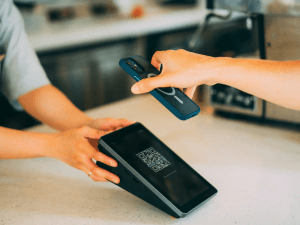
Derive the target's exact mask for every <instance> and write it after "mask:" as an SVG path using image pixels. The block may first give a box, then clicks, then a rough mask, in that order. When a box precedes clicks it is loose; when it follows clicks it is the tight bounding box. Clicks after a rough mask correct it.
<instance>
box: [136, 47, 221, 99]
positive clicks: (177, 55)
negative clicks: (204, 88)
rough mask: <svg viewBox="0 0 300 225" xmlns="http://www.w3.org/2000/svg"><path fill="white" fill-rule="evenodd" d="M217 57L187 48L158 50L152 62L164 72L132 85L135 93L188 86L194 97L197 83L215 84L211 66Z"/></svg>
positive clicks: (187, 91)
mask: <svg viewBox="0 0 300 225" xmlns="http://www.w3.org/2000/svg"><path fill="white" fill-rule="evenodd" d="M214 59H216V58H213V57H209V56H204V55H200V54H196V53H192V52H188V51H185V50H182V49H180V50H177V51H173V50H168V51H158V52H156V53H155V54H154V55H153V57H152V61H151V64H152V65H153V66H154V67H156V68H157V69H158V70H160V66H161V64H162V65H163V69H162V72H161V74H160V75H159V76H156V77H151V78H146V79H143V80H141V81H139V82H137V83H136V84H135V85H133V86H132V89H131V90H132V92H133V93H134V94H141V93H146V92H150V91H152V90H153V89H155V88H159V87H177V88H181V89H182V88H187V89H186V95H188V96H189V97H190V98H192V96H193V94H194V92H195V89H196V87H197V85H200V84H207V85H213V84H215V81H214V74H213V73H211V67H212V66H213V65H214V64H215V60H214Z"/></svg>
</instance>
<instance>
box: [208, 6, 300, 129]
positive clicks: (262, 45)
mask: <svg viewBox="0 0 300 225" xmlns="http://www.w3.org/2000/svg"><path fill="white" fill-rule="evenodd" d="M207 7H208V8H211V9H212V8H213V9H229V10H237V11H242V12H245V13H247V15H248V17H249V19H250V20H251V21H252V22H253V21H256V22H257V26H253V27H252V31H253V32H254V33H256V35H257V37H258V39H257V40H258V42H257V52H256V53H255V54H253V53H251V54H248V55H247V54H246V55H240V56H237V57H241V58H243V57H248V58H261V59H268V60H277V61H286V60H300V1H299V0H294V1H286V0H282V1H280V0H275V1H274V0H242V1H235V0H229V1H221V0H215V1H210V0H208V1H207ZM207 93H208V94H207V100H208V102H209V104H211V105H212V106H213V107H214V109H215V111H216V112H227V113H235V114H242V115H249V116H254V117H257V118H262V119H267V120H276V121H284V122H290V123H296V124H300V112H299V111H295V110H291V109H287V108H284V107H281V106H278V105H275V104H273V103H270V102H267V101H264V100H262V99H259V98H257V97H255V96H251V95H249V94H247V93H244V92H242V91H240V90H237V89H235V88H232V87H227V86H225V85H219V84H218V85H215V86H212V87H210V88H208V89H207Z"/></svg>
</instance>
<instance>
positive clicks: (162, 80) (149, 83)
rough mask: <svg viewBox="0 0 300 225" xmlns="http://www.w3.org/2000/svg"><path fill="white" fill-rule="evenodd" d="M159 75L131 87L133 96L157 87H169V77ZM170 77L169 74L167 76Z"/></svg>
mask: <svg viewBox="0 0 300 225" xmlns="http://www.w3.org/2000/svg"><path fill="white" fill-rule="evenodd" d="M166 75H167V74H164V75H162V74H160V75H158V76H156V77H150V78H145V79H142V80H141V81H139V82H137V83H136V84H134V85H133V86H132V87H131V91H132V93H134V94H143V93H146V92H150V91H152V90H153V89H155V88H159V87H171V85H170V84H171V82H170V81H169V80H170V79H169V78H170V77H169V76H166ZM169 75H170V74H169Z"/></svg>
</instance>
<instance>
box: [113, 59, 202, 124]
mask: <svg viewBox="0 0 300 225" xmlns="http://www.w3.org/2000/svg"><path fill="white" fill-rule="evenodd" d="M119 65H120V66H121V67H122V68H123V69H124V70H125V71H126V72H127V73H128V74H129V75H130V76H131V77H132V78H133V79H135V80H136V81H140V80H142V79H145V78H150V77H155V76H157V75H159V74H160V72H159V71H158V70H157V69H156V68H155V67H154V66H153V65H152V64H151V63H150V62H149V61H148V60H146V59H145V58H143V57H142V56H139V55H135V56H131V57H127V58H123V59H121V60H120V62H119ZM150 94H152V95H153V96H154V97H155V98H156V99H157V100H158V101H159V102H160V103H161V104H163V105H164V106H165V107H166V108H167V109H168V110H169V111H170V112H171V113H173V114H174V115H175V116H176V117H177V118H178V119H181V120H187V119H189V118H191V117H194V116H196V115H197V114H198V113H199V112H200V107H199V106H198V105H197V104H196V103H195V102H194V101H192V100H191V99H190V98H189V97H188V96H187V95H186V94H184V93H183V92H182V91H181V90H180V89H179V88H174V87H166V88H156V89H154V90H152V91H151V92H150Z"/></svg>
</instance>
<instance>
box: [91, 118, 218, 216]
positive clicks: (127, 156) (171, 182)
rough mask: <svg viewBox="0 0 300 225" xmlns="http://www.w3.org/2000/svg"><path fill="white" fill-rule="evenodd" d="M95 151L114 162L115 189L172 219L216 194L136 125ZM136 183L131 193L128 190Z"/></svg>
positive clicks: (108, 137)
mask: <svg viewBox="0 0 300 225" xmlns="http://www.w3.org/2000/svg"><path fill="white" fill-rule="evenodd" d="M99 150H100V151H104V153H105V154H108V155H109V156H111V157H113V158H114V159H116V160H117V161H118V163H119V165H118V167H117V168H113V167H110V168H109V170H110V171H112V172H113V173H116V175H118V176H119V177H120V180H121V181H120V184H119V186H121V187H122V186H123V188H124V189H132V190H128V191H129V192H131V193H132V194H135V195H137V196H138V197H140V198H142V199H144V200H145V201H147V202H149V201H150V202H149V203H150V204H152V205H155V206H156V207H158V208H160V209H162V210H164V211H165V212H167V213H169V214H171V215H173V216H174V217H184V216H185V215H187V214H189V213H190V212H191V211H193V210H194V209H195V208H197V207H198V206H199V205H201V204H202V203H204V202H205V201H207V200H208V199H210V198H211V197H213V196H214V195H215V194H216V193H217V190H216V188H214V187H213V186H212V185H211V184H210V183H208V182H207V181H206V180H205V179H204V178H203V177H202V176H201V175H200V174H198V173H197V172H196V171H195V170H194V169H193V168H192V167H190V166H189V165H188V164H187V163H186V162H184V161H183V160H182V159H181V158H180V157H179V156H178V155H176V154H175V153H174V152H173V151H172V150H171V149H170V148H168V147H167V146H166V145H165V144H164V143H163V142H162V141H160V140H159V139H158V138H157V137H156V136H155V135H154V134H152V133H151V132H150V131H149V130H148V129H147V128H145V127H144V126H143V125H142V124H140V123H135V124H133V125H130V126H128V127H125V128H122V129H120V130H118V131H115V132H112V133H110V134H107V135H105V136H102V137H101V138H100V140H99ZM97 164H98V165H99V166H103V165H104V164H101V163H97ZM105 169H108V166H106V167H105ZM124 170H125V171H126V173H127V174H128V175H129V174H130V176H131V177H132V178H133V179H134V181H133V180H132V179H131V178H130V176H127V175H126V177H125V173H122V172H121V171H124ZM123 174H124V175H123ZM122 176H123V177H122ZM129 180H130V181H129ZM137 183H138V186H137V188H135V190H134V188H133V187H132V186H133V185H136V184H137ZM139 189H143V191H140V190H139ZM146 190H147V191H146ZM136 192H139V193H137V194H136ZM143 195H148V196H143ZM149 196H152V197H151V198H150V197H149ZM153 198H156V200H155V201H154V200H153ZM151 201H152V202H151ZM161 205H163V206H161ZM166 207H167V208H168V210H169V211H168V210H165V209H166ZM170 210H171V211H172V213H170Z"/></svg>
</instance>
